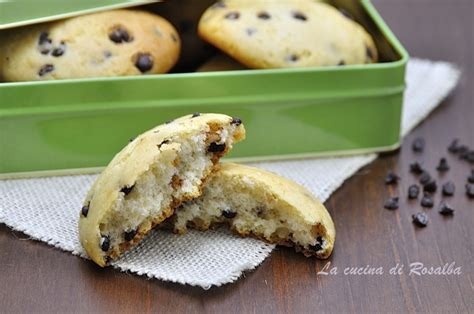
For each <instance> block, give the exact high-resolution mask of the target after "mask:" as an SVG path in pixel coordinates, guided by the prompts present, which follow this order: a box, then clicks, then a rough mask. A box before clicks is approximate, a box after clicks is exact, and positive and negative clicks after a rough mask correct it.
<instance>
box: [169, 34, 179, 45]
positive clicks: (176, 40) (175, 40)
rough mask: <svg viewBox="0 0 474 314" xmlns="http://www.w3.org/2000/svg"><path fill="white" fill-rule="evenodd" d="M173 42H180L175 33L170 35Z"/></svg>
mask: <svg viewBox="0 0 474 314" xmlns="http://www.w3.org/2000/svg"><path fill="white" fill-rule="evenodd" d="M170 37H171V40H172V41H174V42H175V43H176V42H178V37H177V36H176V34H175V33H171V34H170Z"/></svg>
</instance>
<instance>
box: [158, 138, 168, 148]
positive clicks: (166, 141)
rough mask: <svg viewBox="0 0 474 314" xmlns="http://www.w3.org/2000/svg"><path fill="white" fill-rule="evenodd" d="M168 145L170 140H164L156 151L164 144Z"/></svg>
mask: <svg viewBox="0 0 474 314" xmlns="http://www.w3.org/2000/svg"><path fill="white" fill-rule="evenodd" d="M169 143H170V140H164V141H163V142H161V143H160V144H158V149H160V148H161V146H163V145H164V144H169Z"/></svg>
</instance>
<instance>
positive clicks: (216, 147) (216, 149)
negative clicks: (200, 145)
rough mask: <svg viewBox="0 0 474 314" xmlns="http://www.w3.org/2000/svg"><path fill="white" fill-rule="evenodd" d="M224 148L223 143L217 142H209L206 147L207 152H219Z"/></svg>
mask: <svg viewBox="0 0 474 314" xmlns="http://www.w3.org/2000/svg"><path fill="white" fill-rule="evenodd" d="M224 150H225V143H224V144H217V143H211V144H210V145H209V148H208V149H207V151H208V152H210V153H220V152H223V151H224Z"/></svg>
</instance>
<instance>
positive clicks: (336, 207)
mask: <svg viewBox="0 0 474 314" xmlns="http://www.w3.org/2000/svg"><path fill="white" fill-rule="evenodd" d="M374 3H375V5H376V7H377V8H378V9H379V10H380V12H381V14H382V16H383V17H384V18H385V19H386V21H387V22H388V24H389V25H390V26H391V27H392V29H393V30H394V32H395V33H396V34H397V36H398V37H399V38H400V39H401V41H402V42H403V43H404V45H405V46H406V47H407V49H408V50H409V52H410V54H411V55H412V56H418V57H424V58H429V59H433V60H447V61H452V62H455V63H457V64H458V65H459V66H461V67H462V69H463V72H464V75H463V78H462V81H461V83H460V85H459V86H458V87H457V88H456V90H455V92H454V93H453V94H452V95H451V96H450V97H449V98H448V99H447V100H446V101H444V102H443V104H442V105H441V106H440V107H439V108H438V109H437V110H436V111H435V112H434V113H433V114H432V115H431V116H430V117H429V118H428V119H427V120H426V121H425V122H423V123H422V124H421V125H420V126H419V127H418V128H417V129H416V130H415V131H414V132H412V134H410V135H409V136H408V137H407V138H406V140H405V142H404V143H403V146H402V148H401V150H400V151H399V152H396V153H393V154H389V155H385V156H382V157H381V158H379V159H378V160H377V161H375V162H374V163H372V164H371V165H369V166H367V167H365V168H363V169H361V170H360V171H359V172H358V174H357V175H356V176H354V177H352V178H351V179H350V180H348V181H347V182H346V183H345V184H344V185H343V186H342V187H341V188H340V189H339V190H338V191H337V192H336V193H335V194H334V195H333V196H332V197H331V198H330V199H329V200H328V202H327V203H326V205H327V207H328V208H329V210H330V212H331V214H332V216H333V217H334V220H335V224H336V229H337V242H336V247H335V251H334V254H333V256H332V257H331V259H330V260H329V261H330V262H331V263H332V265H333V266H337V267H338V269H339V271H340V272H342V270H343V269H344V268H345V267H350V266H365V265H373V266H377V267H378V266H382V267H384V268H385V271H388V269H389V268H390V267H391V266H394V265H395V264H396V263H401V264H405V267H407V265H408V264H409V263H411V262H423V263H425V264H426V265H428V266H436V265H444V264H445V263H450V262H453V261H454V262H455V263H456V265H457V266H461V267H462V275H460V276H424V277H417V276H408V275H407V273H405V275H401V276H392V275H388V274H385V275H382V276H344V275H343V274H341V273H340V274H338V275H335V276H322V275H319V276H318V275H317V272H318V271H319V270H321V269H322V267H324V265H325V264H326V261H315V260H313V259H306V258H304V257H303V256H301V255H299V254H295V253H294V252H293V251H292V250H290V249H285V248H282V249H278V250H276V251H275V252H274V253H273V254H272V255H271V257H270V258H268V259H267V260H266V261H265V262H264V263H263V264H262V265H261V266H260V267H258V269H257V270H255V271H254V272H251V273H247V274H246V275H245V278H242V279H241V280H239V281H237V282H236V283H234V284H229V285H226V286H224V287H221V288H212V289H210V290H208V291H204V290H202V289H200V288H193V287H183V286H180V285H177V284H171V283H164V282H160V281H158V280H147V279H145V278H141V277H138V276H133V275H129V274H124V273H120V272H118V271H114V270H110V269H105V270H102V269H99V268H98V267H96V266H94V265H93V264H92V263H90V262H87V261H84V260H82V259H80V258H77V257H74V256H72V255H70V254H68V253H63V252H60V251H58V250H56V249H53V248H51V247H49V246H47V245H45V244H43V243H39V242H35V241H30V240H27V239H26V237H25V235H23V234H21V233H16V232H12V231H11V230H10V229H9V228H7V227H6V226H4V225H0V267H1V272H0V312H2V313H3V312H6V313H9V312H12V313H14V312H27V313H28V312H29V313H31V312H49V313H54V312H57V313H64V312H130V313H132V312H133V313H136V312H147V313H150V312H201V311H202V312H221V313H242V312H245V313H247V312H258V313H272V312H282V313H283V312H306V313H307V312H315V311H320V312H338V313H342V312H362V313H366V312H385V311H392V312H419V311H423V312H444V313H453V312H474V298H473V295H474V288H473V287H474V278H473V268H474V267H473V265H474V262H473V261H474V253H473V251H474V231H473V230H474V228H473V226H474V201H472V200H471V201H469V200H468V199H467V198H466V197H465V196H464V191H463V185H464V182H465V180H466V176H467V173H468V171H469V170H470V166H469V165H468V164H467V163H466V162H461V161H458V160H457V159H456V158H453V157H452V156H449V155H448V153H447V152H446V146H447V144H448V143H449V142H450V140H451V139H452V138H453V137H459V138H461V139H462V140H463V141H464V142H465V143H467V144H469V145H471V146H474V123H473V118H474V100H473V95H474V93H473V89H474V77H473V73H474V71H473V65H474V57H473V56H474V34H473V32H474V31H473V30H474V22H473V13H474V2H473V1H472V0H452V1H445V0H396V1H395V0H374ZM417 136H423V137H424V138H425V139H426V142H427V149H426V152H425V153H424V154H422V155H419V156H415V155H414V153H413V152H412V151H411V149H410V143H411V141H412V140H413V138H414V137H417ZM442 156H447V158H448V161H449V162H450V164H451V165H452V169H451V170H450V171H449V172H448V173H447V174H445V175H444V177H441V178H440V180H441V181H444V180H447V179H451V180H453V181H454V182H455V183H456V186H457V193H456V196H455V197H453V198H452V199H451V200H450V203H451V204H452V205H453V206H454V207H455V208H456V213H455V215H454V217H452V218H445V217H442V216H441V215H439V214H438V213H437V212H436V209H432V210H428V214H429V217H430V223H429V225H428V227H427V228H425V229H416V228H414V226H413V224H412V223H411V214H412V213H414V212H416V211H418V210H420V207H419V205H418V204H417V202H407V201H406V200H405V199H406V190H407V187H408V185H409V184H411V183H412V182H414V178H413V177H412V176H411V175H409V174H408V168H409V163H410V162H411V161H413V160H414V159H420V160H423V161H424V163H425V164H426V165H427V166H428V167H429V168H430V169H433V171H432V172H433V173H435V171H434V167H435V165H436V164H437V162H438V160H439V158H440V157H442ZM388 170H395V171H396V172H398V173H400V174H401V175H402V177H403V180H402V182H401V183H400V184H399V185H398V187H397V188H391V189H387V187H386V186H384V185H383V184H382V182H383V177H384V176H385V174H386V172H387V171H388ZM393 194H399V195H400V197H401V199H402V202H401V204H402V205H401V208H400V209H399V210H397V211H388V210H384V209H382V204H383V203H384V201H385V199H386V198H387V197H388V196H389V195H393ZM439 200H440V199H439V194H438V196H437V198H436V203H438V202H439ZM405 270H406V269H405Z"/></svg>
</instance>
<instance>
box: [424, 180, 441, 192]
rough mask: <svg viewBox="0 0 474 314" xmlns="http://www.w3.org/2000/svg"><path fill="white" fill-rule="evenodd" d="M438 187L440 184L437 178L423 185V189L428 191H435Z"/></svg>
mask: <svg viewBox="0 0 474 314" xmlns="http://www.w3.org/2000/svg"><path fill="white" fill-rule="evenodd" d="M437 189H438V185H437V184H436V181H435V180H431V181H430V182H428V183H426V184H425V185H423V191H424V192H428V193H434V192H436V190H437Z"/></svg>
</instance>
